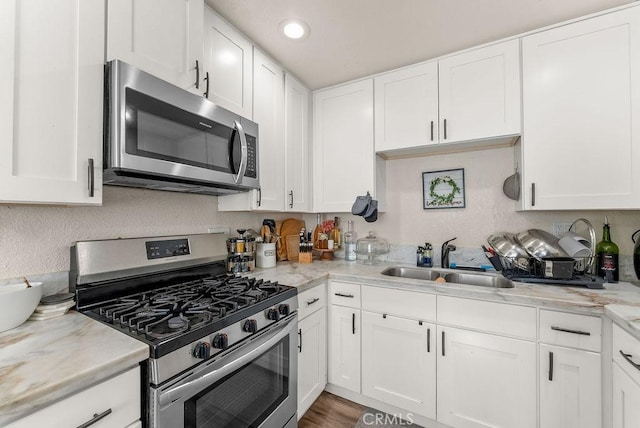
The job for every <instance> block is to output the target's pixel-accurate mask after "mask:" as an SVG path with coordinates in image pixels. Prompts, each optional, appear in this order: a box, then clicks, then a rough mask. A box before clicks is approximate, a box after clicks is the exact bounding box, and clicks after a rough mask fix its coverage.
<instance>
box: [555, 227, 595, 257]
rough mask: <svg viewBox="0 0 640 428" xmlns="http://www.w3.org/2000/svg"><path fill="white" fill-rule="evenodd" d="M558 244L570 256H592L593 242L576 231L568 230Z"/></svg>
mask: <svg viewBox="0 0 640 428" xmlns="http://www.w3.org/2000/svg"><path fill="white" fill-rule="evenodd" d="M558 245H559V246H560V248H562V249H563V250H564V251H565V252H566V253H567V254H568V255H569V257H589V256H591V243H590V242H589V241H587V240H586V239H584V238H583V237H582V236H580V235H578V234H577V233H575V232H571V231H569V232H567V233H565V234H564V235H562V237H561V238H560V240H559V241H558Z"/></svg>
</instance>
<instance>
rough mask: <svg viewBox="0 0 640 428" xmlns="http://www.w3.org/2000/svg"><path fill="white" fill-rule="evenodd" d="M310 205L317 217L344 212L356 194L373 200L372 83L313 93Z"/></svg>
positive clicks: (374, 168)
mask: <svg viewBox="0 0 640 428" xmlns="http://www.w3.org/2000/svg"><path fill="white" fill-rule="evenodd" d="M313 100H314V102H313V114H314V119H313V200H314V204H313V207H314V211H317V212H349V211H351V206H352V205H353V202H354V201H355V199H356V196H358V195H364V194H366V193H367V192H370V193H371V195H372V196H373V197H374V198H376V197H377V195H376V156H375V153H374V147H373V79H366V80H360V81H357V82H353V83H348V84H346V85H342V86H336V87H332V88H329V89H325V90H320V91H317V92H315V93H314V94H313Z"/></svg>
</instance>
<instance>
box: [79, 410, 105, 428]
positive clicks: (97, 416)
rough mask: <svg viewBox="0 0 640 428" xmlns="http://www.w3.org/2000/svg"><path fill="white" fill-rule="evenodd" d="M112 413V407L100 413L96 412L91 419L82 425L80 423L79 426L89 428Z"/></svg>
mask: <svg viewBox="0 0 640 428" xmlns="http://www.w3.org/2000/svg"><path fill="white" fill-rule="evenodd" d="M110 414H111V409H107V410H105V411H104V412H102V413H100V414H98V413H94V414H93V418H91V420H90V421H87V422H85V423H83V424H82V425H79V426H78V428H87V427H90V426H91V425H93V424H95V423H97V422H98V421H100V420H102V419H104V418H106V417H107V416H109V415H110Z"/></svg>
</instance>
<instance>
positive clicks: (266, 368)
mask: <svg viewBox="0 0 640 428" xmlns="http://www.w3.org/2000/svg"><path fill="white" fill-rule="evenodd" d="M296 329H297V315H296V314H293V316H291V317H289V318H286V319H283V320H282V321H281V322H279V323H277V324H275V325H274V326H272V327H271V328H270V329H268V330H266V331H265V332H264V333H262V334H260V335H259V336H256V337H255V338H253V340H251V341H249V342H248V343H246V344H244V345H242V346H240V347H239V348H238V349H234V350H232V351H231V352H229V353H228V354H226V355H224V356H223V357H222V358H218V359H215V360H212V361H211V362H209V363H206V364H204V365H203V366H199V367H198V368H197V369H196V371H194V372H190V373H188V374H186V375H184V376H183V377H178V378H177V379H175V380H172V381H170V382H169V383H168V384H167V385H165V386H162V387H160V388H158V389H155V388H152V389H151V400H152V409H151V412H150V413H151V414H150V418H151V425H152V427H154V428H205V427H229V428H235V427H237V428H246V427H264V428H271V427H273V428H276V427H277V428H282V427H285V426H286V427H287V428H289V427H295V426H297V422H296V407H297V372H298V363H297V357H298V355H297V353H296V352H295V350H296V345H295V343H294V342H295V341H296V339H297V337H296V331H297V330H296Z"/></svg>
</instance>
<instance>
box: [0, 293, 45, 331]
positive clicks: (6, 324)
mask: <svg viewBox="0 0 640 428" xmlns="http://www.w3.org/2000/svg"><path fill="white" fill-rule="evenodd" d="M15 285H16V284H10V285H3V286H0V288H2V287H8V289H10V291H7V292H4V293H2V298H0V314H2V316H0V332H3V331H7V330H11V329H12V328H16V327H18V326H19V325H20V324H22V323H23V322H25V321H26V320H27V318H29V317H30V316H31V314H32V313H33V311H34V309H35V308H36V306H38V303H39V302H40V298H41V297H42V283H41V282H32V283H31V286H30V287H26V285H25V284H22V283H21V284H20V285H21V286H22V288H18V287H15Z"/></svg>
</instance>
